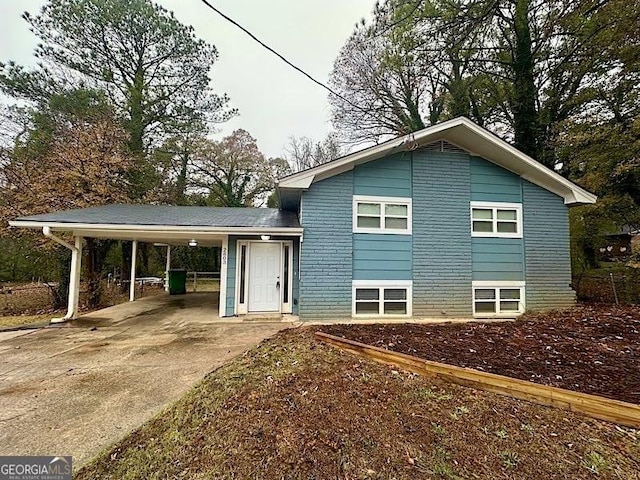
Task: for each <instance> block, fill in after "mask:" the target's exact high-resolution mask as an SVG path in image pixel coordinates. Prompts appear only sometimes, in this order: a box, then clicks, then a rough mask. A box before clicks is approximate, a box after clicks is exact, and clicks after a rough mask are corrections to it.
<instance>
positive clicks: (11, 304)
mask: <svg viewBox="0 0 640 480" xmlns="http://www.w3.org/2000/svg"><path fill="white" fill-rule="evenodd" d="M86 290H87V289H86V285H81V292H80V311H81V312H82V313H88V312H90V311H92V310H96V309H89V308H88V307H87V302H86ZM202 291H204V290H202ZM163 292H164V289H163V288H162V287H161V286H150V285H144V286H141V285H137V286H136V298H142V297H148V296H152V295H157V294H161V293H163ZM128 300H129V292H128V291H126V292H123V291H121V288H120V287H119V286H118V285H115V284H111V285H107V284H106V282H105V285H104V287H103V294H102V305H100V307H99V308H104V307H109V306H112V305H118V304H119V303H123V302H126V301H128ZM64 314H65V311H64V310H63V309H61V310H56V309H55V308H54V307H53V295H52V293H51V288H49V287H48V286H47V285H45V284H44V283H22V284H11V283H4V284H2V285H0V329H2V328H5V327H17V326H22V325H34V324H42V323H44V324H46V323H48V322H49V321H50V320H51V319H52V318H53V317H56V316H58V317H61V316H63V315H64Z"/></svg>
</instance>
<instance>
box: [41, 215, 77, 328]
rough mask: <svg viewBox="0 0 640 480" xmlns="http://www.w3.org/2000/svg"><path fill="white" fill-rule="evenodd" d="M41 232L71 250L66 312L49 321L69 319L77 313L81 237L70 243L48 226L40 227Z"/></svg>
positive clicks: (58, 321)
mask: <svg viewBox="0 0 640 480" xmlns="http://www.w3.org/2000/svg"><path fill="white" fill-rule="evenodd" d="M42 234H43V235H44V236H45V237H47V238H50V239H51V240H53V241H54V242H56V243H57V244H59V245H62V246H63V247H66V248H68V249H69V250H71V276H70V281H69V291H68V292H67V294H68V301H67V313H66V314H65V315H64V317H62V318H52V319H51V323H60V322H65V321H67V320H70V319H72V318H74V317H75V316H76V314H77V313H78V312H77V310H78V300H77V299H78V296H79V293H80V292H79V290H80V261H81V259H80V257H81V255H82V252H81V249H82V237H76V244H75V246H74V245H71V244H70V243H67V242H65V241H64V240H62V239H61V238H60V237H56V236H55V235H54V234H53V233H51V228H50V227H49V226H44V227H42Z"/></svg>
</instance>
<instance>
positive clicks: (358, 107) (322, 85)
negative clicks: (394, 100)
mask: <svg viewBox="0 0 640 480" xmlns="http://www.w3.org/2000/svg"><path fill="white" fill-rule="evenodd" d="M202 3H204V4H205V5H206V6H207V7H209V8H210V9H211V10H213V11H214V12H216V13H217V14H218V15H220V16H221V17H222V18H224V19H225V20H226V21H227V22H229V23H231V24H233V25H235V26H236V27H238V28H239V29H240V30H242V31H243V32H244V33H246V34H247V35H249V37H251V39H252V40H254V41H255V42H257V43H259V44H260V45H261V46H262V47H263V48H266V49H267V50H269V51H270V52H271V53H273V54H274V55H275V56H276V57H278V58H279V59H280V60H282V61H283V62H284V63H286V64H287V65H289V66H290V67H291V68H293V69H294V70H297V71H298V72H300V73H301V74H302V75H304V76H305V77H307V78H308V79H309V80H311V81H312V82H313V83H315V84H317V85H320V86H321V87H322V88H324V89H325V90H327V91H328V92H329V93H330V94H331V95H334V96H336V97H338V98H339V99H340V100H342V101H343V102H346V103H348V104H349V105H351V106H352V107H354V108H357V109H358V110H361V111H363V112H365V113H369V112H368V111H367V110H365V109H363V108H361V107H360V106H359V105H356V104H355V103H353V102H351V101H350V100H348V99H347V98H345V97H343V96H342V95H340V94H339V93H338V92H336V91H335V90H333V89H332V88H331V87H329V86H328V85H325V84H324V83H322V82H321V81H320V80H316V79H315V78H313V77H312V76H311V75H309V74H308V73H307V72H305V71H304V70H303V69H302V68H300V67H298V66H297V65H295V64H294V63H293V62H291V61H289V60H287V59H286V58H285V57H284V56H283V55H281V54H280V53H278V52H277V51H275V50H274V49H273V48H271V47H270V46H269V45H267V44H266V43H264V42H263V41H262V40H260V39H259V38H258V37H256V36H255V35H254V34H253V33H251V32H250V31H249V30H247V29H246V28H245V27H243V26H242V25H240V24H239V23H238V22H236V21H235V20H234V19H233V18H231V17H229V16H227V15H225V14H224V13H222V12H221V11H220V10H218V9H217V8H216V7H214V6H213V5H211V3H209V2H208V1H207V0H202Z"/></svg>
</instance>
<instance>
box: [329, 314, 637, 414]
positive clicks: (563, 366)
mask: <svg viewBox="0 0 640 480" xmlns="http://www.w3.org/2000/svg"><path fill="white" fill-rule="evenodd" d="M321 330H322V331H323V332H326V333H330V334H332V335H337V336H342V337H345V338H348V339H351V340H356V341H359V342H362V343H366V344H369V345H374V346H377V347H383V348H386V349H389V350H393V351H395V352H401V353H406V354H409V355H414V356H417V357H420V358H424V359H426V360H433V361H436V362H443V363H448V364H451V365H458V366H460V367H469V368H474V369H476V370H482V371H485V372H491V373H497V374H500V375H507V376H509V377H514V378H520V379H522V380H529V381H531V382H536V383H542V384H545V385H553V386H556V387H561V388H566V389H569V390H575V391H580V392H585V393H592V394H595V395H602V396H605V397H609V398H614V399H617V400H623V401H626V402H632V403H638V404H640V306H629V307H612V306H595V305H591V306H583V307H579V308H575V309H572V310H568V311H554V312H548V313H538V314H529V315H525V316H523V317H521V318H520V319H519V320H517V321H516V322H501V323H468V324H449V325H416V324H395V325H391V324H385V325H332V326H323V327H321Z"/></svg>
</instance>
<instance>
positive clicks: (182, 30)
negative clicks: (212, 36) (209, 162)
mask: <svg viewBox="0 0 640 480" xmlns="http://www.w3.org/2000/svg"><path fill="white" fill-rule="evenodd" d="M23 17H24V19H25V20H26V21H27V22H28V23H29V26H30V28H31V30H32V31H33V32H34V33H35V34H36V36H37V37H38V38H39V39H40V42H41V43H40V44H39V45H38V47H37V48H36V51H35V56H36V58H38V59H39V60H40V62H41V63H40V66H39V67H38V68H37V69H35V70H33V71H28V70H27V69H25V68H23V67H20V66H18V65H16V64H14V63H8V64H3V65H2V70H1V72H0V87H1V88H2V89H3V91H4V92H5V93H6V94H8V95H10V96H13V97H15V98H22V99H24V100H28V101H30V102H33V103H35V104H39V105H42V104H46V103H47V102H48V101H49V99H50V98H51V97H52V96H53V95H55V94H61V93H63V92H65V91H68V90H70V89H78V88H79V87H84V86H87V85H88V86H90V88H92V89H98V90H101V91H104V92H105V95H107V96H108V97H109V99H110V101H111V102H112V103H113V105H114V106H115V107H116V109H117V113H118V115H120V116H121V119H122V122H123V126H124V127H125V130H126V131H127V133H128V135H129V140H128V146H129V149H130V151H131V152H132V153H133V154H134V155H135V156H136V157H137V158H138V162H137V167H136V168H135V169H134V170H132V171H131V173H130V183H131V188H132V190H133V193H134V195H135V197H136V198H143V197H145V196H146V197H148V196H149V194H150V193H152V192H153V191H154V189H156V188H157V187H158V183H159V182H160V181H161V180H162V179H161V178H159V175H158V174H157V173H158V172H157V171H156V168H155V165H154V164H153V163H151V162H149V161H148V158H147V153H148V152H149V151H150V150H151V149H153V148H154V147H156V146H157V144H158V143H159V142H162V141H163V139H165V138H167V137H168V136H171V135H173V136H175V135H181V134H182V133H183V132H185V131H192V130H191V129H192V125H193V124H198V125H199V126H202V125H204V123H202V122H219V121H225V120H226V119H228V118H229V117H231V116H233V115H235V113H236V112H235V110H230V109H228V108H227V107H226V104H227V101H228V98H227V97H226V96H219V95H216V94H214V93H213V92H212V90H211V88H210V85H209V84H210V79H209V76H208V74H209V71H210V69H211V66H212V65H213V63H214V62H215V61H216V59H217V57H218V53H217V50H216V49H215V47H213V46H212V45H209V44H207V43H205V42H204V41H202V40H200V39H198V38H197V37H196V36H195V33H194V31H193V28H192V27H188V26H185V25H183V24H181V23H180V22H178V20H176V18H175V17H174V16H173V14H172V13H170V12H168V11H167V10H165V9H164V8H162V7H160V6H158V5H156V4H154V3H152V2H151V1H149V0H50V1H49V2H48V3H47V4H45V6H44V7H42V9H41V11H40V12H39V14H38V15H35V16H34V15H31V14H29V13H25V14H24V16H23ZM199 122H200V123H199Z"/></svg>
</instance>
